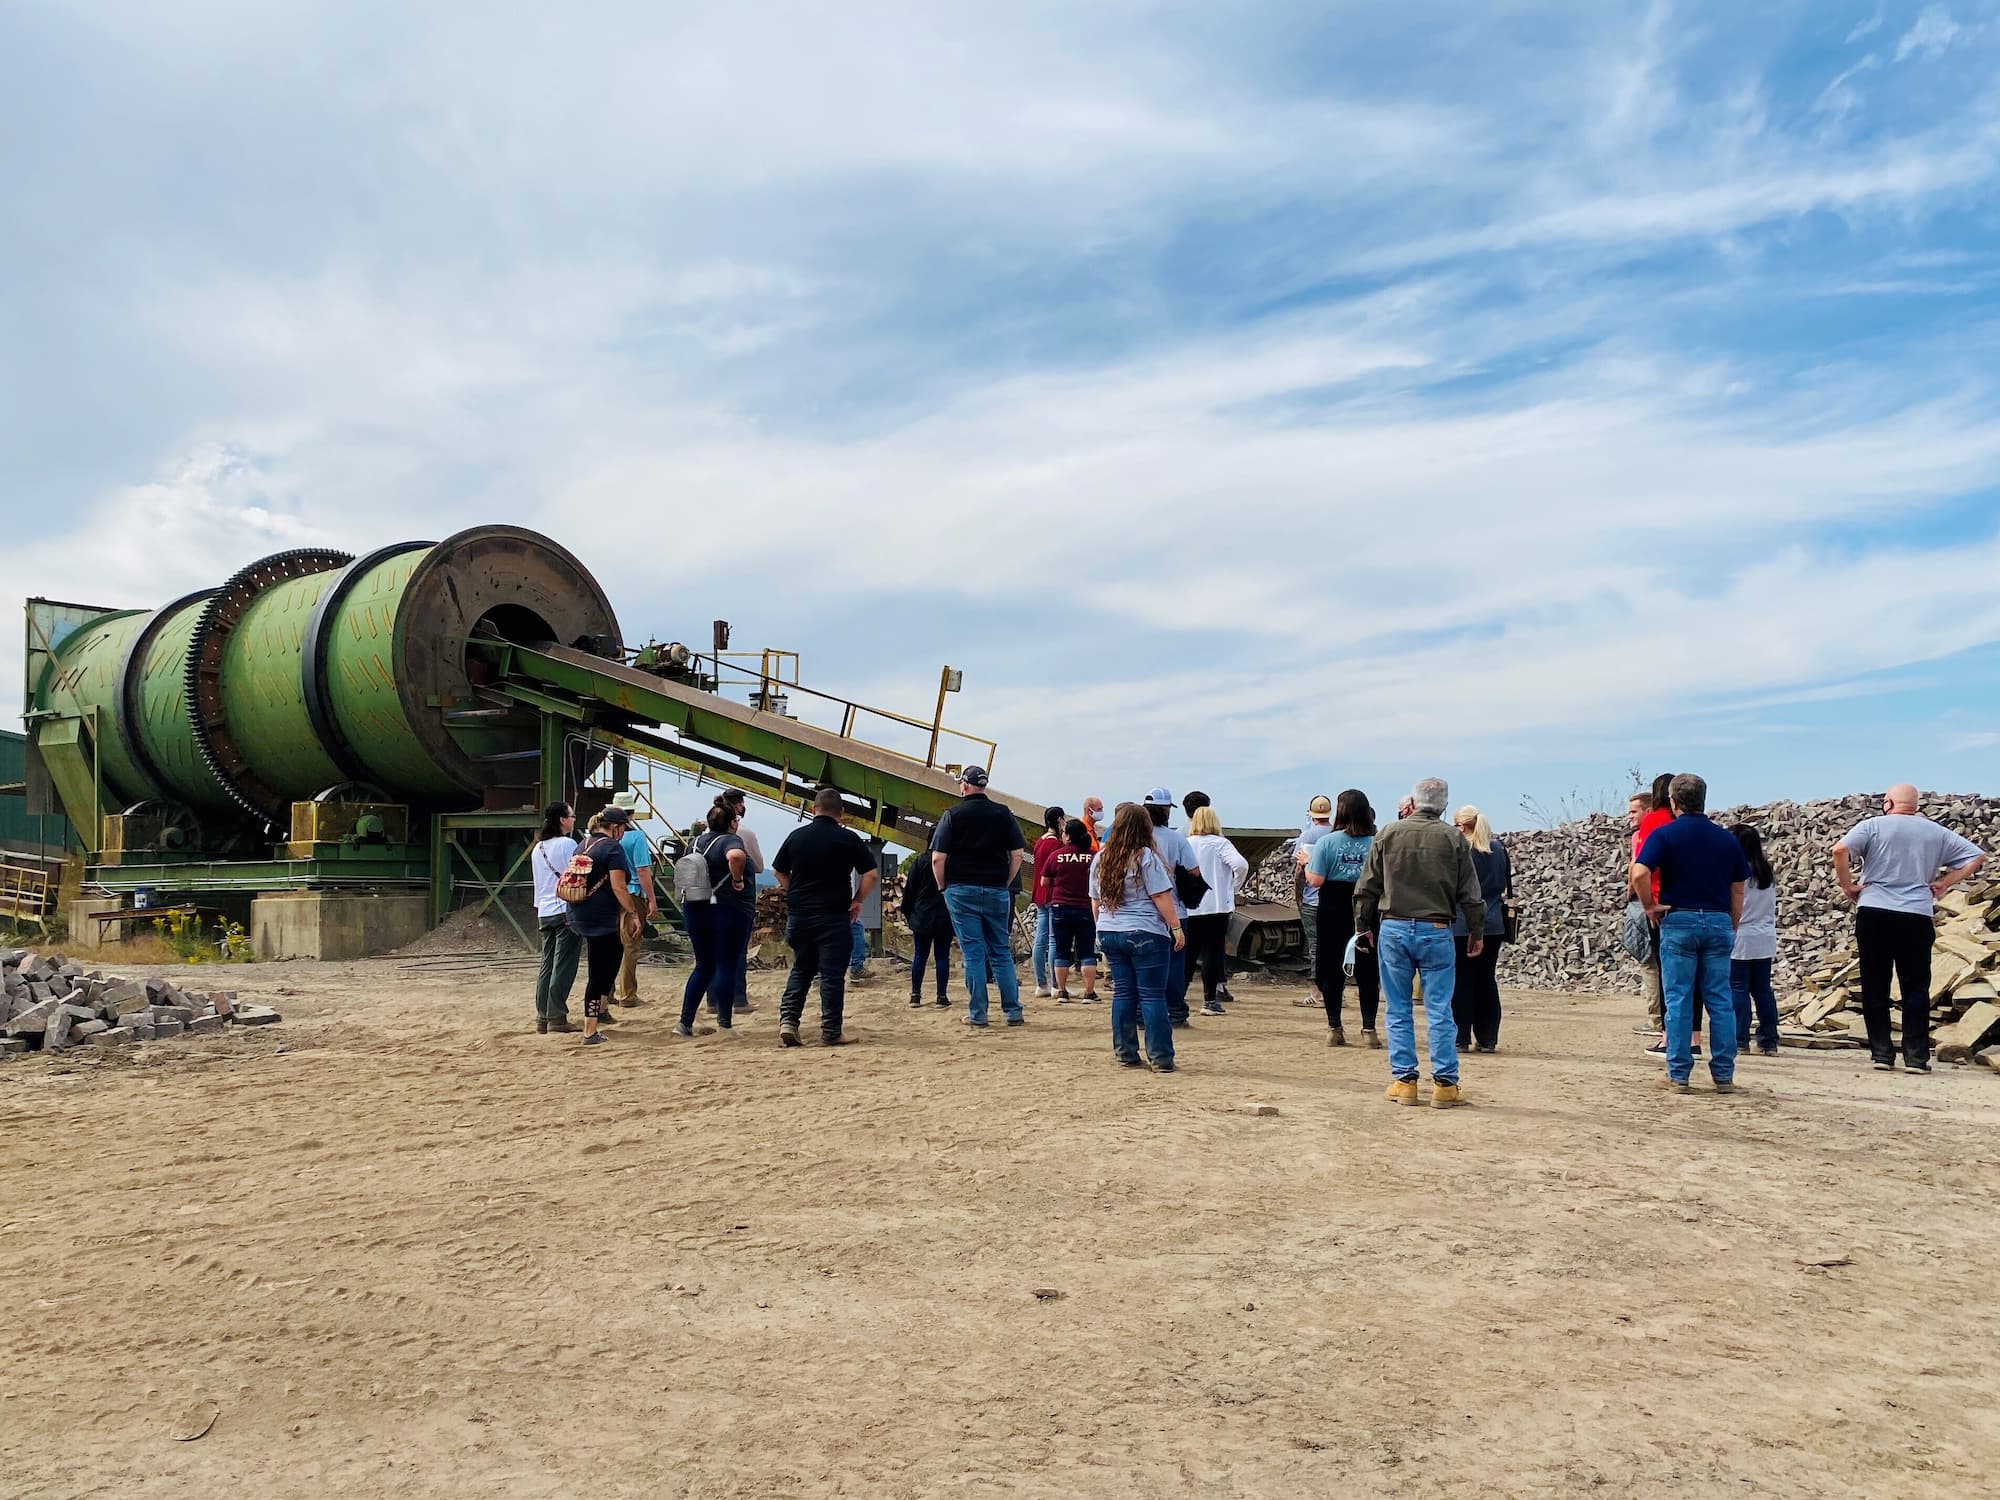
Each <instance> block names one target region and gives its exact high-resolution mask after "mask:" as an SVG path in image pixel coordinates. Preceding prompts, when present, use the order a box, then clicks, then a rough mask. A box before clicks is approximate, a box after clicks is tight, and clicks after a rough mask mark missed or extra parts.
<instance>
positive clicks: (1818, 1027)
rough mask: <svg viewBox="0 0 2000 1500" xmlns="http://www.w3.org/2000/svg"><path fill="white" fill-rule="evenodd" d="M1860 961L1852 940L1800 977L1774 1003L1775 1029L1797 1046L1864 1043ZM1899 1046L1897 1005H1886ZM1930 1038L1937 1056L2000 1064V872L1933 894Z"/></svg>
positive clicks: (1899, 1046)
mask: <svg viewBox="0 0 2000 1500" xmlns="http://www.w3.org/2000/svg"><path fill="white" fill-rule="evenodd" d="M1860 976H1861V964H1860V961H1859V960H1858V959H1857V958H1856V957H1855V956H1854V950H1853V949H1852V948H1851V947H1850V948H1848V949H1846V950H1844V951H1843V952H1841V953H1838V954H1836V955H1835V956H1834V957H1833V958H1831V959H1829V960H1828V961H1827V962H1826V963H1824V964H1822V965H1821V966H1820V967H1819V968H1817V969H1815V970H1814V971H1813V972H1812V973H1810V974H1808V975H1806V977H1805V987H1804V988H1803V989H1801V990H1799V991H1798V993H1796V994H1795V995H1793V996H1792V997H1791V998H1790V999H1789V1000H1786V1001H1784V1002H1783V1003H1781V1004H1780V1005H1779V1007H1778V1015H1779V1019H1780V1021H1781V1022H1782V1027H1781V1030H1780V1033H1779V1034H1780V1036H1781V1037H1783V1039H1784V1040H1786V1041H1789V1042H1792V1043H1793V1044H1794V1045H1797V1046H1803V1047H1864V1046H1866V1045H1867V1035H1868V1034H1867V1028H1866V1026H1865V1025H1864V1024H1863V1022H1862V1018H1861V993H1860V985H1861V978H1860ZM1890 1030H1891V1032H1892V1034H1893V1035H1894V1037H1895V1041H1896V1047H1897V1050H1898V1051H1901V1050H1902V1040H1903V1039H1902V1006H1901V1005H1900V1004H1892V1006H1891V1008H1890ZM1931 1038H1932V1043H1933V1046H1934V1047H1935V1048H1936V1055H1937V1057H1938V1059H1939V1061H1941V1062H1948V1063H1966V1062H1978V1063H1983V1064H1985V1065H1986V1066H1987V1067H1989V1068H1996V1069H2000V879H1988V878H1987V876H1986V874H1985V873H1984V872H1982V873H1981V874H1980V875H1978V876H1975V877H1974V878H1973V879H1972V880H1971V881H1969V882H1968V883H1967V884H1966V885H1961V886H1957V887H1955V888H1953V889H1952V890H1949V891H1947V892H1945V894H1944V897H1943V899H1941V900H1940V901H1939V902H1938V909H1937V945H1936V947H1934V948H1933V949H1932V950H1931Z"/></svg>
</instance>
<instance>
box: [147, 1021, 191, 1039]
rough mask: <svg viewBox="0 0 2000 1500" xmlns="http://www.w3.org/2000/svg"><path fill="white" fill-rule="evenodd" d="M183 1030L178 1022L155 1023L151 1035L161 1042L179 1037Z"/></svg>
mask: <svg viewBox="0 0 2000 1500" xmlns="http://www.w3.org/2000/svg"><path fill="white" fill-rule="evenodd" d="M183 1029H184V1028H183V1027H182V1026H181V1023H180V1022H178V1021H155V1022H154V1023H153V1035H154V1036H156V1037H158V1038H159V1039H160V1040H161V1041H163V1042H164V1041H167V1040H169V1039H171V1038H173V1037H177V1036H179V1035H180V1034H181V1032H182V1030H183Z"/></svg>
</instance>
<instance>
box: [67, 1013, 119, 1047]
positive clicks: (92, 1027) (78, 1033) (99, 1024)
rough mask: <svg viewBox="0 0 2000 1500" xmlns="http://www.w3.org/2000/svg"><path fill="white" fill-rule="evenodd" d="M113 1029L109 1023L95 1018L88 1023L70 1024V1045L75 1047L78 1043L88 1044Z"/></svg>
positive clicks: (75, 1022)
mask: <svg viewBox="0 0 2000 1500" xmlns="http://www.w3.org/2000/svg"><path fill="white" fill-rule="evenodd" d="M111 1029H112V1028H111V1026H110V1024H109V1023H108V1022H105V1021H100V1020H97V1019H96V1018H95V1017H92V1018H91V1019H90V1020H88V1021H72V1022H70V1024H69V1040H70V1045H71V1046H75V1045H76V1044H77V1043H78V1042H87V1041H89V1040H90V1039H91V1038H92V1037H94V1036H97V1035H99V1034H100V1033H102V1032H106V1031H109V1030H111Z"/></svg>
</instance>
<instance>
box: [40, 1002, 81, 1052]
mask: <svg viewBox="0 0 2000 1500" xmlns="http://www.w3.org/2000/svg"><path fill="white" fill-rule="evenodd" d="M72 1024H74V1023H73V1022H72V1021H71V1019H70V1014H69V1007H68V1006H67V1005H58V1006H57V1007H56V1008H55V1009H54V1010H53V1011H51V1012H50V1013H49V1024H48V1028H47V1029H46V1030H45V1031H43V1033H42V1049H43V1050H44V1051H47V1052H60V1051H62V1049H63V1048H65V1047H67V1046H68V1045H69V1029H70V1026H71V1025H72Z"/></svg>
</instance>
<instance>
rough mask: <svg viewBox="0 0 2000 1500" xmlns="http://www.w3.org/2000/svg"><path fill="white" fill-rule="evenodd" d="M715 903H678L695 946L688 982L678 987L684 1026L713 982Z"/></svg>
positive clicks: (691, 1022)
mask: <svg viewBox="0 0 2000 1500" xmlns="http://www.w3.org/2000/svg"><path fill="white" fill-rule="evenodd" d="M715 907H716V903H715V902H713V901H689V902H685V903H684V904H683V905H682V906H681V918H682V920H683V921H685V922H686V923H687V935H688V943H689V944H690V945H691V946H692V947H693V949H694V967H693V968H692V969H690V970H688V977H687V983H686V984H685V985H684V986H682V988H681V1025H683V1026H692V1025H694V1017H695V1012H696V1011H698V1010H700V1009H701V1002H702V999H703V997H705V996H706V995H707V994H708V992H709V990H710V989H711V988H712V987H713V986H714V983H715V970H716V964H715ZM732 998H733V997H732Z"/></svg>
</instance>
